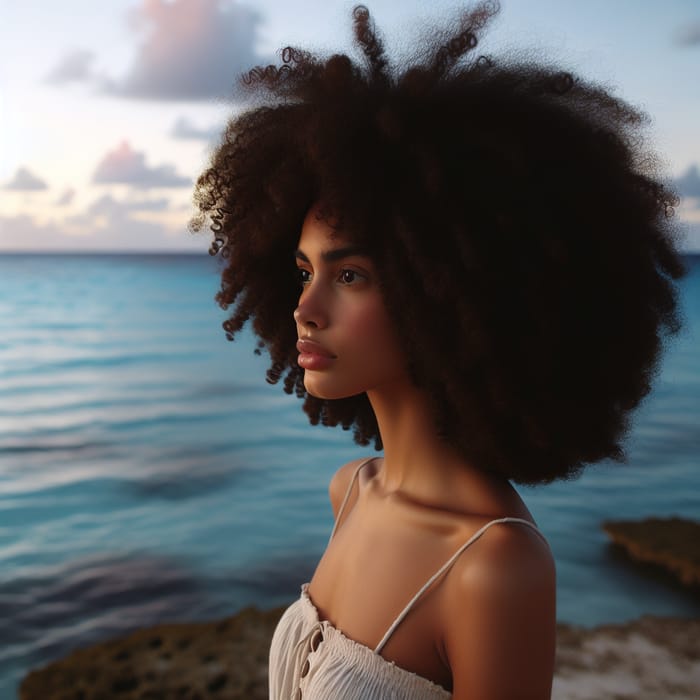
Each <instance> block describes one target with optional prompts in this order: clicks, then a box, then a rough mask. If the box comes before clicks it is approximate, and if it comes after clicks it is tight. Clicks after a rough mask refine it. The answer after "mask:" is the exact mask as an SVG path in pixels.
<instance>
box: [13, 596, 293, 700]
mask: <svg viewBox="0 0 700 700" xmlns="http://www.w3.org/2000/svg"><path fill="white" fill-rule="evenodd" d="M283 611H284V608H277V609H274V610H268V611H260V610H258V609H257V608H246V609H244V610H242V611H241V612H239V613H237V614H236V615H233V616H231V617H227V618H225V619H223V620H215V621H213V622H198V623H181V624H163V625H157V626H155V627H150V628H147V629H140V630H137V631H136V632H133V633H131V634H130V635H128V636H125V637H122V638H119V639H113V640H110V641H106V642H103V643H101V644H95V645H93V646H90V647H87V648H85V649H80V650H77V651H74V652H73V653H72V654H70V655H69V656H67V657H65V658H64V659H61V660H60V661H56V662H54V663H51V664H49V665H48V666H45V667H44V668H41V669H37V670H34V671H32V672H30V673H29V674H28V675H27V676H26V677H25V679H24V680H23V681H22V684H21V685H20V689H19V697H20V700H114V699H115V698H119V699H122V698H123V700H171V699H173V700H209V699H216V700H242V699H243V698H246V699H247V700H258V699H259V700H267V698H268V684H267V659H268V652H269V648H270V640H271V639H272V634H273V632H274V629H275V626H276V625H277V621H278V620H279V618H280V616H281V614H282V612H283Z"/></svg>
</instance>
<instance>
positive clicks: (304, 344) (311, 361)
mask: <svg viewBox="0 0 700 700" xmlns="http://www.w3.org/2000/svg"><path fill="white" fill-rule="evenodd" d="M297 350H298V351H299V358H298V360H297V364H298V365H299V367H301V368H302V369H305V370H311V371H320V370H324V369H328V368H329V367H330V366H331V365H332V364H333V361H334V360H335V359H336V356H335V355H334V354H333V353H332V352H331V351H330V350H327V349H326V348H324V347H323V345H320V344H319V343H317V342H316V341H314V340H309V339H308V338H300V339H299V340H298V341H297Z"/></svg>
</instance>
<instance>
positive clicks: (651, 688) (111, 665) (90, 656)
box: [20, 608, 700, 700]
mask: <svg viewBox="0 0 700 700" xmlns="http://www.w3.org/2000/svg"><path fill="white" fill-rule="evenodd" d="M281 613H282V609H281V608H280V609H275V610H268V611H260V610H257V609H255V608H247V609H245V610H242V611H241V612H239V613H238V614H236V615H233V616H232V617H228V618H226V619H223V620H218V621H213V622H204V623H192V624H167V625H158V626H155V627H151V628H148V629H142V630H138V631H136V632H134V633H132V634H130V635H128V636H126V637H123V638H120V639H115V640H111V641H107V642H103V643H102V644H97V645H94V646H91V647H88V648H86V649H82V650H78V651H75V652H74V653H72V654H71V655H70V656H68V657H66V658H64V659H62V660H60V661H56V662H54V663H52V664H49V665H48V666H46V667H44V668H42V669H38V670H35V671H32V672H31V673H30V674H29V675H28V676H27V677H26V678H25V679H24V681H23V682H22V685H21V688H20V699H21V700H117V699H119V700H170V699H171V698H172V699H175V700H243V699H244V698H245V699H246V700H267V697H268V695H267V653H268V648H269V644H270V638H271V637H272V633H273V631H274V628H275V625H276V623H277V620H278V619H279V616H280V614H281ZM557 639H558V642H557V662H556V670H555V678H554V688H553V693H552V699H553V700H599V699H601V698H610V699H615V700H626V699H627V698H630V699H631V698H634V699H635V700H661V699H662V698H663V699H667V698H669V699H670V698H674V699H675V700H696V699H697V698H698V689H700V619H692V620H687V619H679V618H659V617H643V618H641V619H639V620H635V621H633V622H628V623H625V624H616V625H603V626H599V627H595V628H590V629H589V628H584V627H577V626H572V625H564V624H560V625H559V626H558V638H557ZM523 697H526V696H523Z"/></svg>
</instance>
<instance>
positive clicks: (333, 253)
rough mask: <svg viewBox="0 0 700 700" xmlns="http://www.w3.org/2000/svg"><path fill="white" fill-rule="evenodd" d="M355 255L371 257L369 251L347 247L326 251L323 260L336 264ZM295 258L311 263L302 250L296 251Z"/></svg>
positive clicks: (322, 254) (322, 256) (322, 255)
mask: <svg viewBox="0 0 700 700" xmlns="http://www.w3.org/2000/svg"><path fill="white" fill-rule="evenodd" d="M353 255H360V256H362V257H364V258H366V257H369V256H368V254H367V251H366V250H364V249H363V248H360V247H358V246H346V247H345V248H333V249H332V250H324V251H323V252H322V253H321V260H323V261H324V262H336V261H337V260H342V259H343V258H350V257H352V256H353ZM294 257H295V258H298V259H299V260H303V261H304V262H306V263H308V262H310V260H309V258H308V257H307V256H306V254H305V253H304V252H303V251H301V250H296V251H295V252H294Z"/></svg>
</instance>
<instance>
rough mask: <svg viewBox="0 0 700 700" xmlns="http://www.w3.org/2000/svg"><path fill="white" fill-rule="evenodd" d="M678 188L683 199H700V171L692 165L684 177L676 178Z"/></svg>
mask: <svg viewBox="0 0 700 700" xmlns="http://www.w3.org/2000/svg"><path fill="white" fill-rule="evenodd" d="M675 184H676V188H677V189H678V193H679V194H680V195H682V196H683V197H700V171H698V166H697V165H691V166H690V167H689V168H688V170H686V172H685V173H683V175H681V176H680V177H677V178H676V182H675Z"/></svg>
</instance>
